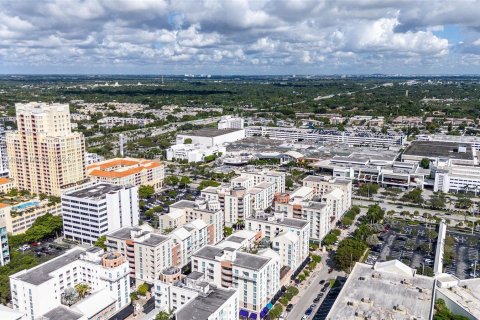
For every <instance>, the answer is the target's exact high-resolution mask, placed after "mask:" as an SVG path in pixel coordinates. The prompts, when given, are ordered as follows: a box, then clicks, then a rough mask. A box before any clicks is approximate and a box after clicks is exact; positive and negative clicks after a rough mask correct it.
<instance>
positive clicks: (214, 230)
mask: <svg viewBox="0 0 480 320" xmlns="http://www.w3.org/2000/svg"><path fill="white" fill-rule="evenodd" d="M164 216H168V218H164ZM182 216H184V218H183V217H182ZM197 219H201V220H203V221H204V222H205V223H206V224H207V225H208V229H207V230H208V240H207V242H208V244H215V243H217V242H219V241H221V240H222V239H223V226H224V218H223V211H222V209H221V207H220V203H219V202H218V201H212V200H210V201H207V200H205V199H201V198H200V199H197V200H195V201H190V200H180V201H178V202H175V203H173V204H172V205H170V212H169V213H168V214H165V215H160V216H159V220H160V230H165V229H166V228H165V226H166V224H165V223H166V222H170V221H177V222H183V221H185V223H188V222H191V221H194V220H197ZM180 226H181V225H179V224H177V225H176V227H180Z"/></svg>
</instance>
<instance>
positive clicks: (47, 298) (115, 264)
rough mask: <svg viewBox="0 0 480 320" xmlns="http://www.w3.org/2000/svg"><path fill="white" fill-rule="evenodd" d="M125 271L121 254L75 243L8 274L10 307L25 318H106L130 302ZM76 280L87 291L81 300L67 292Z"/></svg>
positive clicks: (82, 319)
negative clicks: (28, 267) (53, 256)
mask: <svg viewBox="0 0 480 320" xmlns="http://www.w3.org/2000/svg"><path fill="white" fill-rule="evenodd" d="M128 274H129V270H128V263H127V262H126V261H125V259H124V258H123V257H122V255H121V254H119V253H110V252H109V253H103V250H101V249H99V248H95V247H93V248H90V249H87V250H86V249H84V248H80V247H76V248H74V249H71V250H69V251H67V252H66V253H64V254H62V255H61V256H59V257H56V258H54V259H52V260H49V261H47V262H45V263H42V264H40V265H38V266H36V267H33V268H31V269H28V270H22V271H20V272H18V273H15V274H13V275H11V276H10V290H11V293H12V304H13V309H14V310H15V311H18V312H21V313H23V314H24V315H25V318H26V319H49V320H58V319H79V320H84V319H108V318H110V317H111V316H113V315H114V314H115V313H116V312H118V311H119V310H121V309H122V308H124V307H126V306H127V305H128V304H129V303H130V285H129V281H128ZM77 284H85V285H87V286H88V287H89V288H90V290H91V293H90V294H87V296H86V297H85V298H83V299H81V300H80V298H79V297H78V296H76V295H75V294H73V295H72V294H69V292H70V293H71V292H72V290H73V291H75V289H73V288H74V287H75V286H76V285H77ZM72 296H73V298H72ZM72 300H73V301H72ZM78 300H79V301H78ZM72 302H73V303H74V304H73V305H71V306H68V305H67V304H70V303H72Z"/></svg>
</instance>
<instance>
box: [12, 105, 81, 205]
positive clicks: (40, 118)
mask: <svg viewBox="0 0 480 320" xmlns="http://www.w3.org/2000/svg"><path fill="white" fill-rule="evenodd" d="M15 109H16V113H17V127H18V129H17V131H11V132H7V135H6V143H7V154H8V159H9V171H10V174H9V176H10V178H12V179H13V182H14V185H15V188H17V189H24V190H28V191H30V192H31V193H35V194H41V193H44V194H48V195H56V196H60V195H61V190H62V189H64V188H66V187H69V186H71V185H75V184H78V183H80V182H82V181H84V180H85V178H86V176H85V139H84V137H83V134H81V133H79V132H72V130H71V123H70V110H69V106H68V104H58V103H55V104H46V103H40V102H30V103H26V104H22V103H17V104H15Z"/></svg>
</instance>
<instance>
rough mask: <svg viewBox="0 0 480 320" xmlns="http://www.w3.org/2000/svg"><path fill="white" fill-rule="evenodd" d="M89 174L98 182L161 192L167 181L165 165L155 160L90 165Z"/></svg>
mask: <svg viewBox="0 0 480 320" xmlns="http://www.w3.org/2000/svg"><path fill="white" fill-rule="evenodd" d="M87 174H88V176H89V177H90V178H91V179H93V180H95V181H98V182H105V183H110V184H114V185H118V186H128V185H132V186H141V185H146V186H152V187H154V188H155V190H159V189H161V188H162V186H163V180H164V179H165V165H164V164H163V163H162V162H160V161H155V160H145V159H135V158H114V159H109V160H105V161H101V162H97V163H94V164H91V165H89V166H88V167H87Z"/></svg>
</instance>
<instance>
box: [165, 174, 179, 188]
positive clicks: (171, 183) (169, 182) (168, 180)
mask: <svg viewBox="0 0 480 320" xmlns="http://www.w3.org/2000/svg"><path fill="white" fill-rule="evenodd" d="M164 182H165V184H166V185H169V186H174V185H176V184H178V183H179V182H180V179H179V178H178V177H177V176H168V177H166V178H165V180H164Z"/></svg>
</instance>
